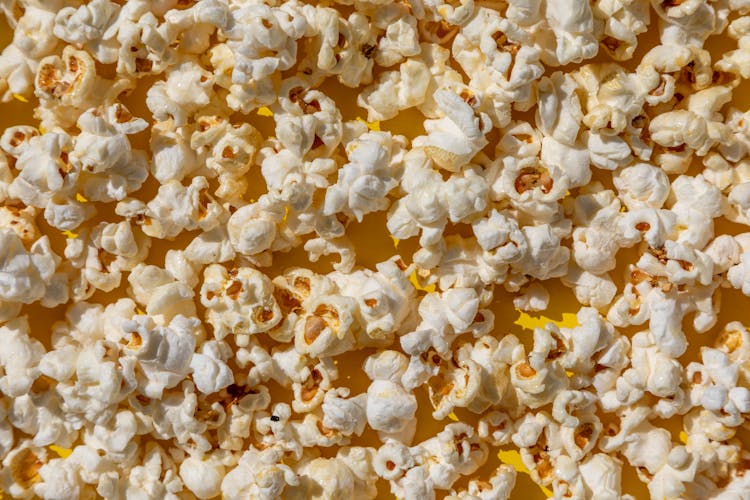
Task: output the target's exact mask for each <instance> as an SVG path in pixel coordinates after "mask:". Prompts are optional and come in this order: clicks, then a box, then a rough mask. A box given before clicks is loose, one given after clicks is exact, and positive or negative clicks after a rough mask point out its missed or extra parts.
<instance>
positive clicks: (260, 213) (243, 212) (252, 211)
mask: <svg viewBox="0 0 750 500" xmlns="http://www.w3.org/2000/svg"><path fill="white" fill-rule="evenodd" d="M283 217H284V210H283V208H282V207H281V206H279V205H278V204H274V202H273V201H272V200H271V199H270V198H266V197H262V198H261V199H260V200H258V201H257V202H256V203H252V204H250V205H245V206H244V207H242V208H240V209H239V210H237V211H236V212H234V213H233V214H232V216H231V217H230V218H229V221H228V222H227V230H228V232H229V238H230V241H231V242H232V246H233V247H234V248H235V250H236V251H237V252H239V253H242V254H245V255H255V254H260V253H262V252H264V251H266V250H268V249H269V248H271V246H272V244H273V242H274V239H275V238H276V233H277V231H278V230H277V226H276V224H278V223H279V222H281V220H282V219H283Z"/></svg>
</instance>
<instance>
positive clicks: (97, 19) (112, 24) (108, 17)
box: [54, 0, 120, 64]
mask: <svg viewBox="0 0 750 500" xmlns="http://www.w3.org/2000/svg"><path fill="white" fill-rule="evenodd" d="M119 15H120V6H119V5H117V4H116V3H113V2H110V1H109V0H95V1H93V2H91V3H89V4H88V5H82V6H80V7H78V8H77V9H76V8H75V7H64V8H62V9H60V10H59V11H58V12H57V14H56V15H55V26H54V34H55V36H56V37H57V38H59V39H61V40H64V41H66V42H68V43H72V44H75V45H77V46H78V47H79V48H82V47H85V48H86V49H87V50H88V51H89V52H91V53H92V54H93V56H94V57H95V58H96V60H97V61H99V62H101V63H103V64H111V63H114V62H116V61H117V54H118V52H119V47H118V44H117V39H116V28H117V20H118V16H119Z"/></svg>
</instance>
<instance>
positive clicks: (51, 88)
mask: <svg viewBox="0 0 750 500" xmlns="http://www.w3.org/2000/svg"><path fill="white" fill-rule="evenodd" d="M129 85H130V83H129V82H128V81H127V80H126V79H119V80H115V81H111V80H106V79H104V78H101V77H100V76H98V75H97V74H96V67H95V64H94V60H93V59H92V57H91V56H90V55H89V54H88V52H85V51H82V50H75V49H74V48H73V47H72V46H70V45H68V46H66V47H65V49H63V53H62V57H60V56H57V55H52V56H48V57H45V58H44V59H42V60H41V61H39V67H38V69H37V72H36V78H35V80H34V87H35V91H34V94H35V95H36V96H37V98H39V101H40V104H42V107H41V108H40V110H41V112H40V115H41V120H42V126H43V127H44V128H45V129H47V130H51V129H53V128H54V127H55V126H59V127H61V128H63V129H64V128H68V127H70V126H71V125H72V124H74V123H76V121H77V120H78V118H79V117H80V115H81V114H82V113H83V112H85V111H86V110H88V109H89V108H91V107H95V106H96V104H98V103H102V104H112V103H113V101H114V100H115V99H116V98H117V96H118V95H119V94H120V93H121V92H123V91H125V90H127V89H128V88H129ZM93 96H101V98H99V99H98V100H96V101H94V100H93V99H92V98H93ZM95 103H96V104H95Z"/></svg>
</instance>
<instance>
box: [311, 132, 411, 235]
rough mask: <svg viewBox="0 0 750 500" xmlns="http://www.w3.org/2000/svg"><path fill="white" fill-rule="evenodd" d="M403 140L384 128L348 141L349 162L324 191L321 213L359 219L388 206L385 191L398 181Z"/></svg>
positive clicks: (386, 192) (389, 189) (394, 185)
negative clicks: (344, 215) (343, 214)
mask: <svg viewBox="0 0 750 500" xmlns="http://www.w3.org/2000/svg"><path fill="white" fill-rule="evenodd" d="M403 147H404V141H403V138H402V137H400V136H396V137H393V136H391V135H390V133H387V132H370V133H367V134H364V135H362V136H360V137H358V138H357V139H355V140H354V141H352V142H350V143H349V144H347V146H346V148H347V153H348V156H349V163H347V164H346V165H344V166H343V167H342V168H341V169H340V170H339V176H338V180H337V182H336V184H334V185H332V186H330V187H329V188H328V189H327V191H326V199H325V204H324V209H323V213H324V214H325V215H333V214H335V213H338V212H344V213H346V214H347V215H349V214H352V215H354V217H356V218H357V220H358V221H360V222H361V221H362V218H363V216H364V215H366V214H368V213H370V212H376V211H381V210H385V209H386V208H387V207H388V200H387V199H386V195H387V194H388V192H389V191H391V190H392V189H393V188H394V187H396V186H397V185H398V181H397V176H398V175H399V169H400V163H401V159H402V157H403Z"/></svg>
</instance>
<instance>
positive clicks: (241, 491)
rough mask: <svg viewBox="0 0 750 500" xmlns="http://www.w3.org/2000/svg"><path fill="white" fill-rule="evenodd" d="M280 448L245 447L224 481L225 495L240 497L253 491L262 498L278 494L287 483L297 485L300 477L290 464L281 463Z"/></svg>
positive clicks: (255, 495) (223, 493)
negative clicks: (259, 449)
mask: <svg viewBox="0 0 750 500" xmlns="http://www.w3.org/2000/svg"><path fill="white" fill-rule="evenodd" d="M280 459H281V450H278V449H274V448H269V449H267V450H263V451H258V450H256V449H254V448H252V447H251V448H250V449H248V450H247V451H245V452H244V453H243V455H242V457H241V458H240V460H239V464H238V465H237V467H235V468H234V469H232V470H230V471H228V472H227V474H226V476H224V479H223V480H222V482H221V494H222V495H223V496H224V497H225V498H229V499H238V498H245V496H247V495H250V496H254V497H257V498H261V499H263V500H271V499H273V498H278V497H279V496H280V495H281V494H282V493H283V492H284V490H285V488H286V486H287V485H291V486H297V485H298V484H299V480H298V478H297V475H296V474H295V473H294V471H293V470H292V469H291V468H290V467H289V466H287V465H284V464H281V463H278V461H279V460H280Z"/></svg>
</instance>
